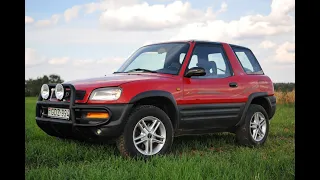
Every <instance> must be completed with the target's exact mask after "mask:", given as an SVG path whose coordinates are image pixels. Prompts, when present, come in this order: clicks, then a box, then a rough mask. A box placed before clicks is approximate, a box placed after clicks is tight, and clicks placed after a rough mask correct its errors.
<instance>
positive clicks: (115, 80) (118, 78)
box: [63, 73, 172, 89]
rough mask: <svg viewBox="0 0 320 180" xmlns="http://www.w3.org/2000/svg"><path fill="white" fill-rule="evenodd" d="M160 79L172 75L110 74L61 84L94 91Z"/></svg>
mask: <svg viewBox="0 0 320 180" xmlns="http://www.w3.org/2000/svg"><path fill="white" fill-rule="evenodd" d="M161 78H172V75H165V74H154V73H143V74H142V73H141V74H131V73H130V74H111V75H106V76H104V77H97V78H90V79H81V80H74V81H68V82H64V83H63V84H72V85H74V86H75V88H76V89H95V88H99V87H111V86H119V85H121V84H124V83H127V82H132V81H138V80H139V81H140V80H149V79H161Z"/></svg>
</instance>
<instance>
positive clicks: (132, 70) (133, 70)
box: [127, 68, 157, 73]
mask: <svg viewBox="0 0 320 180" xmlns="http://www.w3.org/2000/svg"><path fill="white" fill-rule="evenodd" d="M135 71H144V72H150V73H157V71H152V70H149V69H141V68H137V69H131V70H130V71H127V73H129V72H135Z"/></svg>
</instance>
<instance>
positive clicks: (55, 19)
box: [36, 14, 61, 27]
mask: <svg viewBox="0 0 320 180" xmlns="http://www.w3.org/2000/svg"><path fill="white" fill-rule="evenodd" d="M60 16H61V15H59V14H54V15H52V16H51V18H50V19H43V20H39V21H37V22H36V26H37V27H46V26H51V25H55V24H57V23H58V21H59V18H60Z"/></svg>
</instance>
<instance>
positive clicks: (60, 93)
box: [55, 84, 64, 100]
mask: <svg viewBox="0 0 320 180" xmlns="http://www.w3.org/2000/svg"><path fill="white" fill-rule="evenodd" d="M55 95H56V98H57V99H59V100H62V99H63V96H64V88H63V86H62V84H57V85H56V90H55Z"/></svg>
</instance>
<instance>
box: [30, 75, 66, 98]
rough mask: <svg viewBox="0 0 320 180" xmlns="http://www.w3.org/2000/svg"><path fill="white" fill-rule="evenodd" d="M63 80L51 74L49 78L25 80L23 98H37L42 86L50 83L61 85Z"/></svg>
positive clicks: (45, 76)
mask: <svg viewBox="0 0 320 180" xmlns="http://www.w3.org/2000/svg"><path fill="white" fill-rule="evenodd" d="M63 82H64V80H63V79H61V77H60V76H59V75H57V74H51V75H49V76H47V75H44V76H43V77H37V78H36V79H31V78H29V79H28V80H25V96H38V95H39V93H40V89H41V86H42V84H50V83H54V84H55V83H63Z"/></svg>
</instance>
